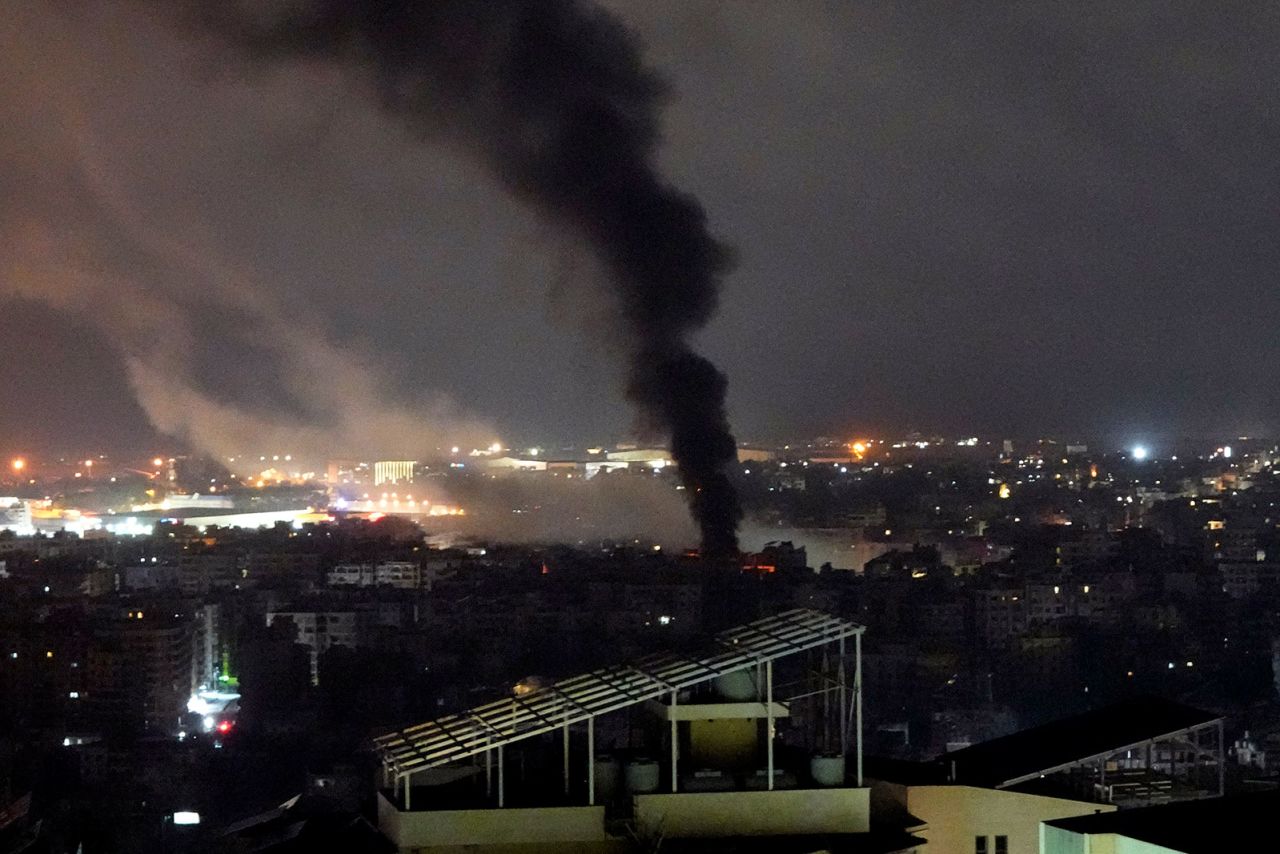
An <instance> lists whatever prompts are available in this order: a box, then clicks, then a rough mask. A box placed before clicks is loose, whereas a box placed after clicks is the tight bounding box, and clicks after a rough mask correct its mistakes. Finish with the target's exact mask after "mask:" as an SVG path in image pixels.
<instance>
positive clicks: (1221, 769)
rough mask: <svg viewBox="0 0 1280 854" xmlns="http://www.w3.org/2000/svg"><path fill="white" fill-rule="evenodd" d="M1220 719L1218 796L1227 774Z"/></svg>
mask: <svg viewBox="0 0 1280 854" xmlns="http://www.w3.org/2000/svg"><path fill="white" fill-rule="evenodd" d="M1222 739H1223V732H1222V721H1221V720H1219V721H1218V797H1222V795H1223V794H1224V793H1225V791H1226V774H1227V765H1226V759H1227V750H1226V747H1227V746H1226V744H1224V743H1223V740H1222Z"/></svg>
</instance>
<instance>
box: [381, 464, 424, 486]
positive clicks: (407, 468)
mask: <svg viewBox="0 0 1280 854" xmlns="http://www.w3.org/2000/svg"><path fill="white" fill-rule="evenodd" d="M415 465H417V463H415V462H414V461H413V460H378V461H377V462H376V463H374V464H373V485H374V486H382V485H383V484H384V483H392V484H396V483H413V468H414V466H415Z"/></svg>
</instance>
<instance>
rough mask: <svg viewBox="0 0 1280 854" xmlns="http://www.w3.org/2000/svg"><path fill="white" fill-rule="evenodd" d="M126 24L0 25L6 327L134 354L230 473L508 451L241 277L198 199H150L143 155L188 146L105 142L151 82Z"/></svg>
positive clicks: (76, 16) (368, 354) (173, 422)
mask: <svg viewBox="0 0 1280 854" xmlns="http://www.w3.org/2000/svg"><path fill="white" fill-rule="evenodd" d="M93 11H99V12H101V13H102V16H101V17H93V16H91V15H89V13H90V12H93ZM118 11H120V9H119V7H115V6H113V7H107V6H105V5H104V6H102V7H101V8H99V9H97V10H95V9H94V7H93V6H92V5H91V4H85V5H84V6H79V5H77V6H75V7H71V6H67V5H65V4H62V5H59V6H53V5H50V6H42V5H41V4H11V5H10V6H6V8H5V15H3V16H0V43H3V44H5V45H6V50H5V52H4V56H3V69H4V72H5V75H4V76H5V79H6V80H9V81H10V82H12V84H13V85H12V86H6V87H5V89H4V91H3V92H2V93H0V311H4V310H5V308H6V307H7V305H8V304H10V303H11V302H12V303H14V304H16V303H20V302H25V303H38V304H40V305H42V306H47V307H50V308H52V309H54V310H55V311H57V312H59V313H61V314H64V315H67V316H71V317H74V318H75V319H76V320H77V321H79V323H80V324H81V325H83V326H86V327H90V328H92V329H93V330H94V332H95V333H96V334H99V335H101V336H102V338H103V339H104V340H105V341H107V342H109V343H110V346H111V347H112V348H114V349H115V350H116V351H117V352H118V353H119V355H120V357H121V361H122V363H123V366H124V369H125V374H126V375H127V379H128V382H129V384H130V386H131V388H132V390H133V392H134V393H135V395H136V397H137V400H138V403H139V405H140V406H141V408H142V410H143V411H144V412H145V414H146V416H147V418H148V419H149V420H150V421H151V423H152V425H153V426H154V427H155V428H157V429H158V430H159V431H160V432H162V433H164V434H166V435H168V436H172V437H176V438H178V439H180V440H183V441H184V442H185V443H186V444H187V445H189V446H190V447H191V448H192V449H193V450H196V451H200V452H204V453H207V454H210V455H212V456H215V457H219V458H221V459H222V460H224V461H226V459H227V458H228V457H231V456H236V457H237V458H238V459H239V460H243V459H244V457H243V455H244V454H245V453H247V452H250V451H253V452H255V453H256V452H257V451H259V450H262V451H267V452H270V451H273V450H279V451H285V450H288V451H291V452H292V453H294V454H295V455H298V456H299V457H301V458H306V459H312V460H324V459H325V458H327V457H329V456H333V455H335V453H337V454H342V455H353V456H361V457H378V456H401V455H416V454H420V453H426V452H429V451H430V450H431V449H432V448H435V447H437V446H443V447H449V446H450V445H453V444H467V445H469V446H470V445H476V446H484V445H487V444H488V443H489V442H491V441H493V439H494V438H495V433H494V430H493V428H492V426H491V425H487V424H485V423H483V422H482V421H480V420H478V419H475V418H472V417H469V416H467V415H466V414H464V413H461V412H459V411H458V409H457V408H456V407H454V406H453V405H451V404H450V403H449V402H448V401H447V400H444V399H436V398H429V397H423V396H421V395H418V394H415V393H411V392H409V391H407V390H406V389H405V388H404V385H403V384H401V383H397V382H396V381H395V380H394V379H392V378H390V375H391V373H392V372H390V371H388V370H387V369H386V368H385V366H383V365H380V364H379V362H378V360H377V359H376V358H375V357H374V356H373V355H372V354H373V352H374V349H373V348H372V347H366V346H364V345H363V344H362V342H353V341H349V340H348V341H340V340H336V339H335V337H334V336H333V334H332V333H331V330H330V329H329V328H328V326H327V324H325V323H323V322H322V321H321V319H320V317H319V316H318V314H316V313H313V312H311V311H309V310H308V307H307V305H306V304H305V303H303V304H299V302H298V301H297V300H292V301H290V300H287V299H286V298H285V297H283V296H281V295H280V291H281V290H282V289H281V288H279V287H272V286H271V285H272V283H271V282H269V281H268V280H267V279H268V277H267V276H265V275H263V274H262V273H261V272H260V271H258V270H256V269H253V267H252V265H251V264H249V263H248V262H247V261H245V260H243V259H242V257H241V255H240V254H238V253H237V254H236V257H235V260H232V257H231V256H232V253H230V252H227V251H225V250H224V249H223V247H222V246H221V245H220V241H219V240H218V239H216V238H215V237H214V236H213V232H214V230H213V229H209V228H207V227H206V223H205V222H204V221H203V219H202V216H201V211H200V204H201V202H203V201H205V198H206V197H202V196H201V195H200V193H199V191H198V190H197V189H195V188H194V187H191V186H187V185H184V184H182V183H181V182H180V181H174V182H173V187H172V188H171V190H172V191H171V193H169V194H168V195H167V196H166V200H165V201H164V202H158V200H157V197H156V194H155V193H148V192H147V191H146V188H145V187H140V186H139V184H140V183H144V182H140V181H139V172H140V171H145V170H146V168H147V167H146V165H145V164H144V165H143V166H141V167H139V162H140V161H141V160H143V159H144V158H146V157H147V156H148V155H151V156H154V154H155V152H156V151H158V150H160V149H162V148H163V146H157V147H156V148H155V149H149V148H147V147H146V146H145V145H139V144H136V143H137V142H138V141H143V142H145V141H150V140H154V139H162V140H165V141H168V142H170V143H172V142H175V141H177V140H175V139H174V136H173V135H172V134H166V133H163V132H157V129H156V127H155V126H154V125H151V124H147V123H146V122H145V121H138V120H137V117H136V116H135V117H133V118H134V121H135V123H136V125H137V127H136V134H137V136H136V138H135V137H131V136H130V135H128V134H125V135H121V134H120V133H119V128H120V127H131V125H130V123H129V122H122V123H121V124H120V125H117V126H116V127H117V132H116V133H115V134H112V133H111V132H110V130H109V129H108V130H107V131H106V132H105V133H102V134H100V133H99V132H98V128H99V126H100V125H102V124H104V122H103V117H104V115H110V113H111V106H115V107H117V108H119V107H120V105H122V104H126V103H128V101H127V99H122V98H121V97H120V92H121V90H123V89H126V88H127V87H128V85H129V84H128V83H125V82H120V81H119V80H117V79H116V78H123V79H126V80H127V79H132V80H133V81H135V82H136V80H137V79H139V78H144V79H145V78H146V76H147V75H146V72H147V70H148V68H147V66H146V65H145V64H143V63H142V62H141V61H140V60H138V59H137V56H138V54H139V51H137V50H136V44H137V43H136V42H132V41H126V40H124V39H122V37H121V32H122V30H123V31H128V25H129V24H131V23H136V22H137V21H136V17H133V16H131V17H130V18H129V20H128V21H126V22H125V23H124V24H119V23H117V22H115V21H114V20H113V16H112V15H111V14H109V13H111V12H118ZM63 13H65V14H63ZM81 13H83V16H82V14H81ZM108 24H110V26H107V25H108ZM77 43H79V45H81V46H87V48H88V49H76V45H77ZM147 61H149V62H156V61H158V62H165V61H169V62H172V57H171V55H165V56H163V57H161V58H158V59H157V58H155V57H148V60H147ZM134 62H138V63H139V65H138V66H135V65H133V64H132V63H134ZM104 67H109V68H114V69H115V70H116V72H117V74H115V75H111V74H104V73H103V68H104ZM147 94H148V95H149V96H151V97H156V92H155V91H152V90H148V92H147ZM161 94H162V95H163V94H164V93H163V91H162V92H161ZM168 94H169V95H170V96H172V94H173V93H172V92H169V93H168ZM192 112H193V111H188V112H186V113H184V114H181V115H180V116H179V118H178V122H179V123H182V122H184V121H188V122H189V120H190V117H191V115H192ZM106 124H110V122H106ZM196 133H198V131H196ZM186 151H187V155H188V156H189V151H190V147H189V146H188V147H187V150H186ZM139 152H146V153H139ZM170 174H174V173H172V172H171V173H170ZM196 183H197V182H195V181H193V182H192V184H196ZM216 318H223V319H225V320H227V321H228V322H225V323H222V324H220V325H215V324H213V323H211V320H212V319H216ZM245 353H252V354H253V356H254V358H247V357H245V356H244V355H243V354H245ZM209 363H212V365H213V366H214V368H215V370H213V371H210V370H208V369H207V365H208V364H209ZM211 373H212V374H215V375H219V376H223V377H226V378H227V382H228V384H231V385H243V386H250V385H253V384H254V382H253V381H254V379H255V375H269V378H270V381H264V382H261V383H259V384H260V385H261V386H262V387H263V392H264V393H263V395H262V396H261V398H262V399H259V400H257V401H252V400H248V399H246V395H244V394H242V393H240V390H239V389H234V390H232V392H230V393H220V392H226V391H227V390H225V389H222V390H220V389H217V388H213V387H211V384H210V382H209V379H210V376H209V375H210V374H211ZM50 381H51V382H58V381H59V378H58V377H57V376H56V374H55V375H53V376H51V377H50ZM92 417H93V416H92V414H86V415H85V418H86V420H89V419H91V418H92ZM139 426H140V427H141V425H139ZM138 432H139V433H143V434H145V432H146V431H145V430H142V429H140V430H139V431H138ZM117 441H119V442H120V443H121V444H125V445H128V444H129V443H130V439H129V437H120V439H119V440H117ZM255 459H256V457H255ZM259 468H260V467H258V466H255V467H253V468H252V469H250V470H245V471H242V473H247V471H252V472H253V473H255V474H256V473H257V470H258V469H259Z"/></svg>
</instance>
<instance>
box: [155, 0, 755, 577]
mask: <svg viewBox="0 0 1280 854" xmlns="http://www.w3.org/2000/svg"><path fill="white" fill-rule="evenodd" d="M163 5H164V6H165V7H170V6H172V5H173V4H172V3H169V2H165V3H163ZM184 9H185V11H186V12H187V13H188V16H189V17H190V19H191V21H192V22H193V23H195V24H196V25H197V26H198V27H199V28H201V31H203V32H208V33H213V34H215V35H217V36H218V37H220V38H228V39H230V40H231V41H232V43H233V44H235V45H236V46H237V47H238V48H240V49H242V50H243V51H244V52H245V53H246V54H247V55H248V56H250V57H252V58H253V59H255V60H258V61H263V62H276V61H282V60H313V61H321V62H325V63H336V64H338V65H340V66H342V67H344V68H347V69H350V70H352V71H355V72H357V73H360V74H363V75H368V76H369V77H370V78H372V81H373V82H374V84H375V86H376V91H377V93H378V96H379V97H380V99H381V103H382V105H383V106H384V107H385V109H386V110H387V111H389V112H390V113H391V114H392V115H394V116H396V117H397V118H399V119H401V120H402V121H403V123H404V124H405V125H406V126H408V127H409V128H410V129H411V130H412V131H414V132H415V133H418V134H420V135H422V136H423V137H426V138H430V139H433V140H438V141H442V142H444V143H446V144H450V145H453V146H456V147H458V148H459V149H460V150H462V151H464V152H466V153H468V154H470V155H472V156H474V157H477V158H479V159H480V161H482V162H483V164H484V165H485V166H486V167H487V168H488V169H489V170H490V172H491V173H492V174H493V175H494V176H495V177H496V178H497V179H498V180H499V181H500V182H501V183H502V184H503V185H504V186H505V187H506V188H508V189H509V190H510V191H511V192H512V193H513V194H514V195H516V196H517V197H519V198H520V199H522V200H524V201H526V202H528V203H530V204H531V205H532V206H533V207H534V208H536V209H537V210H538V211H539V212H540V213H541V214H543V215H544V216H545V217H546V218H548V219H549V220H550V221H552V222H555V223H558V224H559V225H560V226H562V227H564V228H566V229H568V230H571V231H572V232H574V233H575V234H576V235H578V236H580V237H581V238H583V239H585V240H586V241H587V242H588V244H589V245H590V246H591V247H592V249H593V250H594V252H595V254H596V255H597V256H598V258H599V259H600V261H601V262H602V263H603V264H604V266H605V267H606V269H607V271H608V273H609V277H610V279H611V281H612V282H613V284H614V285H615V294H616V297H617V300H618V309H619V312H620V314H621V316H622V318H623V320H624V322H625V335H626V338H627V340H626V342H625V346H626V351H627V354H628V384H627V393H628V396H629V398H630V399H631V400H632V401H633V402H634V403H635V404H636V405H637V407H638V408H639V410H640V414H641V417H642V419H643V420H644V421H645V422H646V426H649V427H651V428H656V429H657V430H660V431H662V432H663V433H665V434H667V435H669V436H670V437H671V450H672V455H673V457H674V458H675V459H676V461H677V462H678V463H679V467H680V473H681V477H682V479H683V482H684V485H685V487H686V489H687V490H688V493H689V496H690V506H691V509H692V511H693V514H694V517H695V519H696V521H697V523H698V525H699V528H700V529H701V534H702V544H703V549H704V551H705V552H706V553H708V554H712V555H725V554H731V553H733V552H735V551H736V550H737V525H738V522H739V520H740V518H741V515H742V513H741V509H740V507H739V504H738V500H737V497H736V495H735V493H734V490H733V488H732V486H731V484H730V482H729V479H728V477H727V475H726V469H727V467H728V465H729V464H730V463H732V462H733V461H734V459H735V454H736V449H735V443H734V439H733V436H732V433H731V432H730V430H729V425H728V420H727V417H726V413H725V390H726V380H725V377H724V375H723V374H722V373H721V372H720V371H719V370H718V369H717V368H716V367H715V366H714V365H712V364H711V363H710V362H709V361H708V360H707V359H705V358H704V357H702V356H701V355H699V354H697V353H695V352H694V351H693V349H692V348H691V345H690V342H689V338H690V336H691V334H692V333H693V332H695V331H696V330H697V329H699V328H701V327H702V326H703V325H705V324H706V323H707V321H708V320H709V319H710V318H711V316H712V314H713V313H714V310H715V307H716V302H717V294H718V291H719V286H720V283H721V279H722V278H723V276H724V275H725V273H726V272H727V270H728V269H729V266H730V263H731V255H730V252H729V251H728V250H727V249H726V247H724V246H723V245H722V244H721V243H719V242H718V241H716V240H715V239H714V238H713V237H712V236H711V235H710V233H709V232H708V230H707V224H706V217H705V214H704V212H703V209H702V207H701V206H700V205H699V203H698V202H697V200H695V199H694V198H692V197H691V196H689V195H687V194H685V193H683V192H681V191H679V190H677V189H675V188H674V187H672V186H670V185H669V184H667V183H666V182H665V181H664V180H663V179H662V177H661V176H660V175H659V174H658V172H657V170H656V168H655V165H654V159H655V150H656V147H657V145H658V142H659V121H658V119H659V112H660V108H661V104H662V99H663V97H664V94H665V88H666V87H665V86H664V84H663V82H662V81H661V80H660V79H659V78H658V77H657V76H655V75H654V73H653V72H652V71H650V70H649V69H648V68H646V66H645V64H644V63H643V61H642V59H641V55H640V49H639V46H638V44H637V42H636V40H635V38H634V37H633V36H632V35H631V34H630V33H629V32H628V31H627V30H626V29H625V28H624V27H623V26H622V25H621V24H620V23H619V22H618V21H617V20H615V19H614V18H613V17H612V16H610V15H609V14H608V13H606V12H605V11H603V10H602V9H599V8H597V7H595V6H593V5H591V4H589V3H587V2H579V0H434V2H404V0H290V1H289V2H266V0H263V2H240V3H208V2H189V3H187V4H184Z"/></svg>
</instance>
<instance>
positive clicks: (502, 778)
mask: <svg viewBox="0 0 1280 854" xmlns="http://www.w3.org/2000/svg"><path fill="white" fill-rule="evenodd" d="M506 753H507V748H506V745H502V744H500V745H498V808H499V809H501V808H502V807H504V806H506V805H507V785H506V783H507V778H506V767H505V766H506V761H505V756H506Z"/></svg>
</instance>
